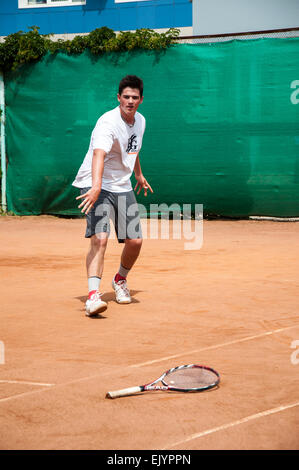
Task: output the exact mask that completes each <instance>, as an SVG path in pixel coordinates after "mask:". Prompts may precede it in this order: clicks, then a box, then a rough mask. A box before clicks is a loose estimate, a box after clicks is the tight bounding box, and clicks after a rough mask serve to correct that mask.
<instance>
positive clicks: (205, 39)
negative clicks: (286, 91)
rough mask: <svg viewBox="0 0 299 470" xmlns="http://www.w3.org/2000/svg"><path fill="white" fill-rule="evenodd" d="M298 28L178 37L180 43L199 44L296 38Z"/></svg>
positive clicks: (298, 31)
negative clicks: (234, 40)
mask: <svg viewBox="0 0 299 470" xmlns="http://www.w3.org/2000/svg"><path fill="white" fill-rule="evenodd" d="M297 37H299V28H292V29H275V30H267V31H250V32H244V33H226V34H211V35H205V36H181V37H179V38H178V42H179V43H180V44H200V43H213V42H225V41H232V40H233V39H238V40H242V39H258V38H297Z"/></svg>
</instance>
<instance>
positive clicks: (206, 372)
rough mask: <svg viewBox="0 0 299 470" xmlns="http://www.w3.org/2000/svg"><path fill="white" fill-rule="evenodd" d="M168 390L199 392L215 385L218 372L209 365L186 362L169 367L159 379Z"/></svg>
mask: <svg viewBox="0 0 299 470" xmlns="http://www.w3.org/2000/svg"><path fill="white" fill-rule="evenodd" d="M161 382H162V383H163V385H165V386H167V387H168V389H169V390H174V391H177V392H201V391H204V390H209V389H211V388H214V387H217V385H218V384H219V382H220V375H219V373H218V372H217V371H216V370H214V369H212V368H211V367H207V366H203V365H199V364H186V365H183V366H177V367H173V368H172V369H169V370H168V371H167V372H166V373H165V374H164V376H163V378H162V379H161Z"/></svg>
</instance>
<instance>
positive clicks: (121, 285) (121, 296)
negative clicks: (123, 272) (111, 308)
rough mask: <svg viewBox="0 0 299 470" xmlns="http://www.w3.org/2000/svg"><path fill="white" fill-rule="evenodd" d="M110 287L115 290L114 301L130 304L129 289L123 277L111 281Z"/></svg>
mask: <svg viewBox="0 0 299 470" xmlns="http://www.w3.org/2000/svg"><path fill="white" fill-rule="evenodd" d="M112 287H113V289H114V290H115V296H116V302H118V303H119V304H130V303H131V302H132V299H131V296H130V291H129V289H128V286H127V281H126V280H125V279H123V280H121V281H118V282H115V281H114V279H113V281H112Z"/></svg>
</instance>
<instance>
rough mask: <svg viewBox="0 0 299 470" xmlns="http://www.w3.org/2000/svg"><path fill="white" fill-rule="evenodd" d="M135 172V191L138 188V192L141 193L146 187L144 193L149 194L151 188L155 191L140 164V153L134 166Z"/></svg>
mask: <svg viewBox="0 0 299 470" xmlns="http://www.w3.org/2000/svg"><path fill="white" fill-rule="evenodd" d="M134 174H135V179H136V181H137V183H136V186H135V188H134V191H136V190H137V194H139V193H140V191H141V190H142V189H144V195H145V196H147V190H148V189H149V190H150V191H151V192H152V193H153V192H154V191H153V190H152V188H151V186H150V184H149V183H148V182H147V180H146V179H145V178H144V176H143V174H142V170H141V165H140V159H139V154H138V155H137V158H136V161H135V166H134Z"/></svg>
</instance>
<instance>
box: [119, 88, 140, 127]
mask: <svg viewBox="0 0 299 470" xmlns="http://www.w3.org/2000/svg"><path fill="white" fill-rule="evenodd" d="M117 99H118V101H119V105H120V110H121V113H122V115H123V116H124V117H125V118H127V119H129V120H131V119H133V118H134V115H135V113H136V111H137V108H138V106H139V105H140V104H141V103H142V101H143V97H141V96H140V91H139V90H138V88H130V87H126V88H124V89H123V91H122V93H121V95H119V94H118V95H117Z"/></svg>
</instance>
